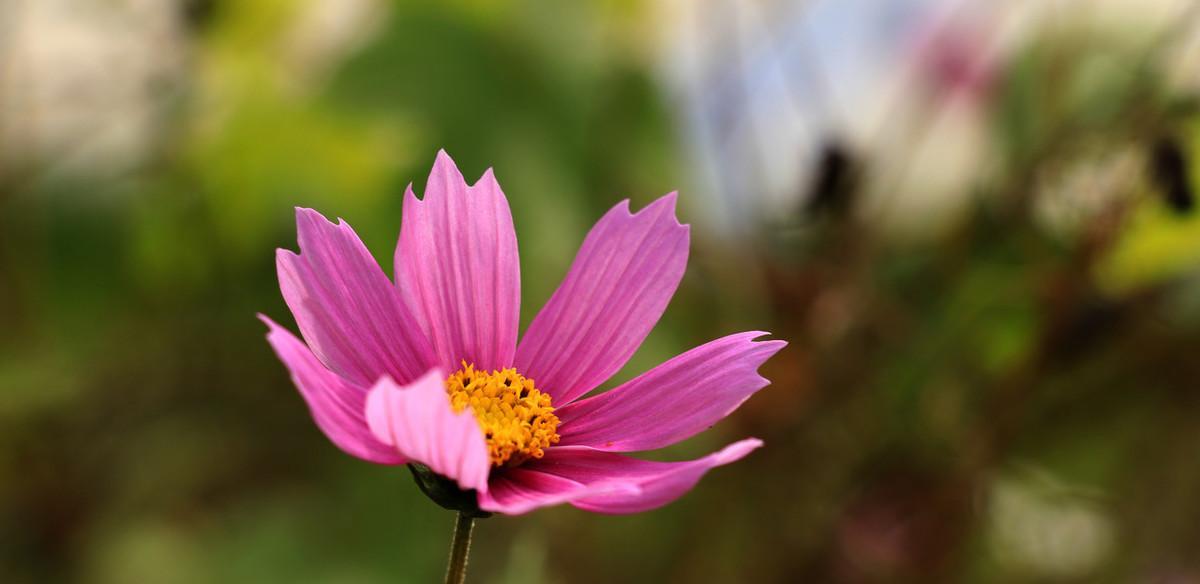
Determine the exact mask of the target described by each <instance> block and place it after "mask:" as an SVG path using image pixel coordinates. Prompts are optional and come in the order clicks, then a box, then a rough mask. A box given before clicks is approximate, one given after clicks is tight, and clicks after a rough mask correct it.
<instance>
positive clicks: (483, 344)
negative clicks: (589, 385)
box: [395, 151, 521, 371]
mask: <svg viewBox="0 0 1200 584" xmlns="http://www.w3.org/2000/svg"><path fill="white" fill-rule="evenodd" d="M401 223H402V225H401V227H400V241H399V243H397V245H396V259H395V263H396V272H395V273H396V285H397V286H399V287H400V290H401V291H402V292H403V294H404V298H405V300H406V301H407V302H408V305H409V306H411V307H412V308H413V310H414V311H415V313H416V315H417V319H418V320H419V321H420V323H421V328H422V330H424V331H425V333H426V335H428V337H429V339H430V341H431V342H432V343H433V348H434V350H435V351H436V352H437V355H438V358H439V362H440V363H441V365H442V366H443V367H446V368H448V369H449V370H450V371H454V370H457V369H458V367H459V362H460V361H463V360H465V361H466V362H468V363H472V364H474V365H475V366H476V367H477V368H480V369H502V368H505V367H511V366H512V360H513V353H514V351H515V350H516V344H517V326H518V318H519V314H518V312H519V310H520V305H521V273H520V262H519V260H518V256H517V235H516V232H515V231H514V230H513V222H512V214H511V213H510V212H509V209H508V200H507V199H505V198H504V193H503V192H502V191H501V190H500V185H499V184H497V183H496V178H495V176H493V175H492V171H491V169H488V171H487V172H485V173H484V174H483V177H481V178H480V179H479V181H478V182H476V183H475V184H474V185H473V186H467V183H466V181H464V180H463V177H462V174H460V173H459V171H458V167H456V166H455V165H454V161H453V160H451V159H450V157H449V156H448V155H447V154H446V152H445V151H439V152H438V155H437V161H436V162H434V164H433V172H432V173H431V174H430V175H429V182H428V183H427V184H426V186H425V196H424V198H423V199H417V197H416V195H414V194H413V191H412V186H411V185H410V186H409V188H408V191H407V192H405V193H404V215H403V220H402V222H401Z"/></svg>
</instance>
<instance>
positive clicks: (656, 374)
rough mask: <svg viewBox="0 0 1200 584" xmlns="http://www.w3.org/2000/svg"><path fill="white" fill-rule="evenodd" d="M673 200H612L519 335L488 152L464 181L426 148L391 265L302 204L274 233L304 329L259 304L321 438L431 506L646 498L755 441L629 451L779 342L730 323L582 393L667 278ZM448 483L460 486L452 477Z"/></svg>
mask: <svg viewBox="0 0 1200 584" xmlns="http://www.w3.org/2000/svg"><path fill="white" fill-rule="evenodd" d="M674 207H675V195H674V193H672V194H669V195H667V196H665V197H662V198H660V199H658V200H657V201H655V202H653V203H651V204H650V205H648V206H647V207H646V208H644V209H642V210H641V211H638V212H637V213H632V212H630V210H629V203H628V201H625V202H622V203H620V204H618V205H617V206H616V207H614V208H613V209H612V210H610V211H609V212H608V213H607V214H605V215H604V217H603V218H601V219H600V221H599V222H598V223H597V224H596V226H595V227H593V228H592V230H591V232H590V233H589V234H588V236H587V238H586V239H585V240H584V242H583V246H582V247H581V248H580V250H579V253H578V255H577V256H576V257H575V261H574V263H573V264H572V266H571V269H570V271H569V273H568V274H567V276H566V279H565V280H563V283H562V285H561V286H559V288H558V290H557V291H556V292H555V293H554V295H553V296H551V298H550V300H549V301H548V302H547V303H546V305H545V306H544V307H543V308H542V310H541V311H540V312H539V313H538V314H537V316H536V317H535V318H534V319H533V322H532V323H531V324H530V325H529V328H528V330H526V331H525V334H524V336H523V337H522V338H521V341H520V343H518V342H517V323H518V319H519V315H518V309H519V304H520V272H519V266H518V260H517V239H516V234H515V232H514V231H513V223H512V216H511V214H510V213H509V209H508V201H507V199H505V197H504V193H503V192H501V190H500V185H499V184H497V183H496V179H495V177H494V176H493V175H492V172H491V170H489V171H487V172H486V173H484V175H483V177H481V178H480V179H479V181H478V182H476V183H475V184H474V185H468V184H467V183H466V182H465V181H464V180H463V177H462V175H461V174H460V173H459V171H458V168H457V167H456V166H455V165H454V162H453V161H451V160H450V157H449V156H447V155H446V153H445V152H439V153H438V157H437V161H436V162H435V163H434V167H433V173H432V174H431V176H430V177H429V182H428V184H427V186H426V189H425V195H424V198H423V199H418V198H417V197H416V195H414V194H413V191H412V188H411V186H410V187H409V189H408V191H407V192H406V193H405V197H404V213H403V217H402V225H401V229H400V241H399V243H398V244H397V246H396V256H395V281H394V282H393V281H391V280H389V279H388V278H387V276H386V275H384V273H383V270H382V269H381V268H380V267H379V265H378V264H377V263H376V262H375V260H374V259H373V258H372V257H371V255H370V254H369V253H368V252H367V250H366V248H365V247H364V246H363V244H362V242H361V241H360V240H359V239H358V236H357V235H355V233H354V231H353V230H352V229H350V226H348V225H346V224H345V223H343V222H341V221H339V222H338V223H337V224H334V223H331V222H329V221H328V220H326V219H325V218H324V217H322V216H321V215H320V214H318V213H317V212H316V211H313V210H310V209H298V210H297V212H296V221H297V230H298V232H299V240H300V253H299V254H296V253H292V252H290V251H286V250H279V251H278V253H277V256H276V264H277V267H278V270H279V284H280V288H281V290H282V292H283V297H284V300H285V301H286V303H287V305H288V307H289V308H290V309H291V311H292V314H293V315H294V316H295V318H296V323H297V325H298V326H299V328H300V333H301V335H302V336H303V337H304V341H301V340H300V339H298V338H297V337H296V336H295V335H293V334H292V333H291V332H289V331H287V330H286V329H284V328H283V327H280V326H279V325H277V324H275V323H274V322H272V321H271V320H270V319H268V318H266V317H262V319H263V321H264V322H266V324H267V326H268V328H269V329H270V330H269V333H268V335H267V339H268V341H269V342H270V343H271V345H272V347H274V349H275V352H276V353H277V354H278V355H279V358H280V359H281V360H283V362H284V364H285V365H286V366H287V367H288V369H289V370H290V371H291V374H292V380H293V381H294V382H295V384H296V387H297V388H298V389H299V390H300V393H301V395H302V396H303V397H304V399H305V400H306V401H307V402H308V405H309V408H310V410H311V411H312V415H313V418H314V420H315V421H316V423H317V425H318V426H319V427H320V428H321V430H322V431H323V432H324V433H325V434H326V435H327V436H328V437H329V439H330V440H331V441H333V443H334V444H336V445H337V446H338V447H339V448H341V449H342V450H343V451H345V452H346V453H348V454H350V455H352V456H356V457H358V458H361V459H364V460H367V461H370V462H375V463H379V464H405V463H409V464H411V465H412V466H411V467H412V468H413V469H414V471H413V472H414V475H416V476H417V479H418V483H419V484H421V485H422V488H423V489H424V490H425V491H426V492H427V493H430V495H431V496H433V497H434V498H435V500H438V501H439V502H440V503H442V504H444V505H447V506H453V507H455V508H461V507H462V506H463V505H466V506H468V507H473V508H474V510H475V511H482V512H500V513H507V514H518V513H524V512H527V511H530V510H532V509H535V508H538V507H542V506H546V505H552V504H558V503H570V504H571V505H574V506H576V507H579V508H581V509H587V510H590V511H597V512H602V513H633V512H637V511H643V510H647V509H652V508H655V507H658V506H661V505H664V504H666V503H669V502H670V501H673V500H674V499H676V498H678V497H680V496H681V495H683V494H684V493H686V492H687V491H688V490H690V489H691V488H692V486H693V485H695V484H696V482H697V481H698V480H699V479H700V477H701V476H702V475H703V474H704V473H705V472H707V471H708V470H709V469H711V468H713V467H716V466H720V465H723V464H727V463H730V462H733V461H735V460H738V459H740V458H742V457H743V456H745V455H746V454H747V453H749V452H750V451H751V450H754V449H755V448H757V447H759V446H760V445H761V444H762V443H761V442H760V441H759V440H757V439H753V438H750V439H746V440H742V441H740V442H735V443H733V444H731V445H729V446H726V447H725V448H724V449H722V450H720V451H718V452H715V453H713V454H710V455H708V456H706V457H703V458H700V459H697V460H692V461H686V462H651V461H645V460H639V459H636V458H631V457H628V456H626V455H624V454H622V453H625V452H633V451H641V450H651V449H655V448H660V447H663V446H667V445H670V444H673V443H675V442H678V441H680V440H683V439H685V438H688V437H690V436H693V435H695V434H696V433H698V432H700V431H702V430H704V429H706V428H708V427H710V426H712V425H713V424H714V423H716V422H717V421H719V420H721V419H722V418H724V417H725V416H727V415H728V414H729V413H730V412H732V411H733V410H734V409H736V408H737V407H738V406H739V405H740V404H741V403H742V402H743V401H745V400H746V399H747V398H749V397H750V395H751V394H753V393H754V392H755V391H757V390H759V389H761V388H763V387H765V386H766V385H767V384H768V381H767V380H766V379H764V378H762V377H761V376H759V375H758V373H757V370H758V367H759V366H760V365H761V364H762V363H763V362H764V361H766V360H767V359H768V358H769V357H771V356H772V355H774V354H775V353H776V352H778V351H779V350H780V349H782V348H783V346H784V344H785V343H784V342H783V341H777V340H769V341H756V340H755V339H757V338H759V337H761V336H763V335H765V334H766V333H762V332H747V333H740V334H735V335H730V336H727V337H723V338H720V339H717V340H714V341H712V342H709V343H707V344H704V345H701V346H699V347H697V348H695V349H692V350H691V351H688V352H686V353H684V354H682V355H679V356H678V357H675V358H673V359H671V360H669V361H667V362H666V363H663V364H662V365H659V366H658V367H655V368H654V369H651V370H650V371H647V372H646V373H643V374H642V375H640V376H638V377H636V378H634V379H632V380H630V381H629V382H627V383H624V384H622V385H620V386H618V387H616V388H614V389H612V390H609V391H607V392H604V393H600V394H598V395H594V396H591V397H587V398H583V399H580V398H581V397H582V396H584V395H585V394H587V393H588V392H590V391H591V390H593V389H595V388H596V387H598V386H599V385H600V384H601V383H603V382H605V381H606V380H608V379H609V377H611V376H612V375H613V374H614V373H616V372H617V370H618V369H620V368H621V367H622V366H623V365H624V364H625V363H626V361H628V360H629V358H630V357H631V356H632V355H633V353H634V351H636V350H637V348H638V346H640V345H641V343H642V341H643V340H644V339H645V338H646V335H648V334H649V332H650V330H651V329H652V328H653V327H654V324H655V323H656V322H657V321H658V318H659V317H660V316H661V315H662V313H663V311H664V310H665V309H666V306H667V302H668V301H669V300H670V298H671V296H672V295H673V294H674V292H675V289H676V287H677V286H678V285H679V280H680V278H682V276H683V272H684V266H685V264H686V263H687V253H688V226H686V225H681V224H679V222H678V220H677V219H676V218H675V209H674ZM447 485H450V486H452V487H453V488H454V489H459V490H460V491H459V492H458V493H457V494H454V493H451V494H450V495H447V494H446V493H445V489H444V487H445V486H447ZM439 489H441V490H440V491H439ZM435 491H437V492H435ZM447 497H448V498H447ZM450 499H453V501H454V502H453V503H448V502H447V501H449V500H450ZM463 500H465V501H467V503H463V502H462V501H463ZM468 510H470V509H468Z"/></svg>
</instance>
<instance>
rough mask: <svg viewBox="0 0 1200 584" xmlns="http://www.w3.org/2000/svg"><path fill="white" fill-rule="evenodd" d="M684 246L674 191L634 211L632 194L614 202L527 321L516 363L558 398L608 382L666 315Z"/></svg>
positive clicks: (683, 229) (685, 236) (681, 267)
mask: <svg viewBox="0 0 1200 584" xmlns="http://www.w3.org/2000/svg"><path fill="white" fill-rule="evenodd" d="M687 254H688V226H686V225H680V224H679V221H678V220H677V219H676V218H675V193H671V194H669V195H667V196H665V197H662V198H660V199H658V200H657V201H655V202H653V203H651V204H650V205H648V206H647V207H646V208H645V209H642V210H641V211H639V212H638V213H636V214H631V213H630V212H629V201H624V202H622V203H620V204H618V205H617V206H616V207H613V208H612V210H610V211H609V212H608V213H607V214H605V215H604V217H603V218H601V219H600V221H599V222H597V223H596V226H595V227H593V228H592V230H591V232H590V233H588V236H587V238H586V239H585V240H584V241H583V245H582V246H581V247H580V248H579V253H578V254H577V255H576V256H575V261H574V263H572V264H571V270H570V272H568V273H567V277H566V278H565V279H564V280H563V283H562V285H560V286H559V287H558V290H557V291H555V292H554V295H553V296H551V297H550V300H549V301H548V302H547V303H546V306H545V307H543V308H542V310H541V312H539V313H538V315H537V317H535V318H534V319H533V322H532V323H531V324H530V325H529V329H528V330H527V331H526V332H525V337H524V338H522V339H521V344H520V345H519V346H518V347H517V359H516V364H517V369H518V370H520V371H521V373H522V374H524V375H525V376H526V377H530V378H532V379H534V380H535V381H536V382H537V385H538V388H539V389H541V390H542V391H545V392H548V393H549V394H550V396H551V398H552V399H553V400H554V402H555V403H556V404H559V405H565V404H567V403H569V402H570V401H571V400H573V399H575V398H577V397H579V396H581V395H583V394H585V393H587V392H588V391H590V390H592V389H594V388H595V387H596V386H598V385H600V384H601V383H603V382H604V381H605V380H607V379H608V378H609V377H611V376H612V375H613V374H614V373H616V372H617V370H618V369H620V368H621V366H622V365H624V364H625V362H626V361H628V360H629V357H630V356H632V355H633V353H634V351H636V350H637V348H638V346H640V345H641V344H642V341H643V340H644V339H645V338H646V335H647V334H649V333H650V329H652V328H653V327H654V324H655V323H656V322H658V318H659V317H660V316H662V313H663V310H665V309H666V307H667V302H668V301H670V299H671V296H672V295H674V293H675V288H676V287H677V286H678V285H679V280H680V278H682V277H683V271H684V268H685V266H686V264H687Z"/></svg>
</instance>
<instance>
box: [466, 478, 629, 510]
mask: <svg viewBox="0 0 1200 584" xmlns="http://www.w3.org/2000/svg"><path fill="white" fill-rule="evenodd" d="M639 492H641V489H639V488H638V487H637V486H636V485H634V484H632V483H628V482H622V481H597V482H596V483H594V484H583V483H580V482H577V481H573V480H570V479H566V478H563V477H560V476H556V475H553V474H548V473H544V472H538V471H532V470H527V469H526V468H525V467H518V468H512V469H507V470H505V471H503V472H501V473H497V475H496V476H494V477H492V480H491V482H490V483H489V484H488V491H487V492H486V493H480V494H479V508H480V509H483V510H484V511H491V512H493V513H504V514H505V515H520V514H522V513H528V512H530V511H533V510H534V509H538V508H540V507H547V506H550V505H559V504H562V503H567V502H570V501H571V500H573V499H579V498H582V497H588V496H598V495H605V494H612V493H619V494H624V495H627V496H632V495H636V494H637V493H639Z"/></svg>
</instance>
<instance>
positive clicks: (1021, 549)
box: [988, 475, 1116, 578]
mask: <svg viewBox="0 0 1200 584" xmlns="http://www.w3.org/2000/svg"><path fill="white" fill-rule="evenodd" d="M988 515H989V534H988V539H989V543H990V547H991V551H992V553H993V555H994V556H995V558H996V560H997V561H998V562H1000V563H1001V564H1002V565H1004V566H1005V567H1006V568H1007V569H1009V570H1012V571H1015V572H1020V573H1024V574H1026V575H1032V576H1039V577H1050V578H1078V577H1082V576H1087V575H1089V574H1091V573H1093V572H1095V571H1097V570H1098V569H1100V568H1101V567H1102V564H1103V562H1104V561H1105V560H1107V559H1108V558H1109V556H1110V555H1111V554H1112V553H1113V551H1114V547H1115V544H1116V527H1115V526H1114V525H1113V521H1112V519H1111V518H1110V517H1109V516H1108V515H1107V514H1106V513H1104V511H1103V510H1102V508H1101V507H1100V506H1099V505H1098V504H1096V503H1095V502H1094V501H1093V500H1091V499H1089V498H1086V497H1084V496H1082V495H1080V494H1079V493H1077V492H1072V491H1071V490H1070V489H1067V488H1065V487H1064V486H1062V485H1060V484H1057V483H1056V482H1055V481H1053V480H1052V479H1050V478H1049V477H1047V476H1045V475H1042V476H1038V477H1034V476H1020V477H1015V476H1010V477H1005V478H1002V479H1000V480H998V481H997V483H996V484H995V485H994V487H993V490H992V493H991V497H990V501H989V509H988Z"/></svg>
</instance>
